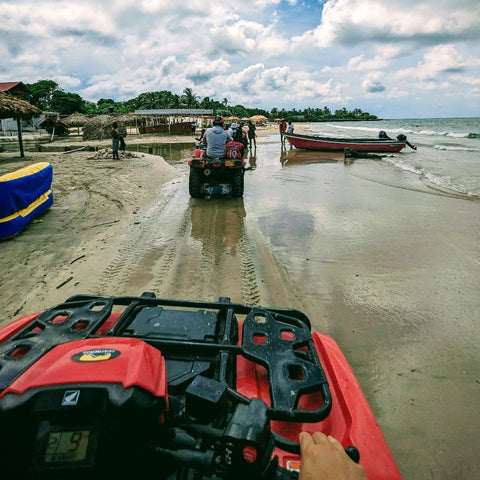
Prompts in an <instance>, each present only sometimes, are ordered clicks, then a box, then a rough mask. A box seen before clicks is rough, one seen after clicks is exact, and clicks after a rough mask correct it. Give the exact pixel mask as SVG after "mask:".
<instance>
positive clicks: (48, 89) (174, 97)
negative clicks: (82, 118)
mask: <svg viewBox="0 0 480 480" xmlns="http://www.w3.org/2000/svg"><path fill="white" fill-rule="evenodd" d="M27 87H28V89H29V90H30V92H31V94H30V103H32V105H35V106H36V107H38V108H40V109H41V110H42V111H44V112H47V111H50V112H57V113H59V114H61V115H71V114H72V113H83V114H85V115H95V114H105V113H112V112H114V113H133V112H134V111H135V110H147V109H154V108H204V109H209V110H213V111H214V112H215V114H216V115H222V116H225V117H230V116H234V117H238V118H247V117H251V116H252V115H264V116H265V117H267V118H269V119H271V120H274V119H275V118H285V119H289V120H293V121H305V122H329V121H346V120H378V117H377V116H376V115H372V114H370V113H368V112H363V111H362V110H360V109H359V108H355V109H354V110H347V109H346V108H345V107H343V108H342V109H339V110H335V111H331V110H330V109H329V108H328V107H323V108H306V109H303V110H297V109H292V110H285V109H283V108H282V109H281V110H279V109H277V108H275V107H274V108H272V109H271V110H270V111H266V110H264V109H261V108H250V107H244V106H243V105H230V104H229V101H228V99H227V98H224V99H223V100H222V101H218V100H215V99H213V98H210V97H204V98H200V97H199V96H198V95H195V93H194V92H193V90H192V89H191V88H185V89H184V90H183V92H182V94H176V93H172V92H170V91H168V90H162V91H159V92H146V93H141V94H140V95H138V96H137V97H135V98H132V99H130V100H126V101H125V102H116V101H115V100H113V99H112V98H100V99H99V100H98V101H97V102H89V101H86V100H84V99H83V98H82V97H81V96H80V95H78V94H76V93H69V92H65V91H64V90H63V89H62V88H60V86H59V85H58V84H57V83H56V82H54V81H53V80H39V81H38V82H35V83H30V84H27Z"/></svg>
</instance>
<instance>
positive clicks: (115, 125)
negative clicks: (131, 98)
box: [111, 122, 120, 160]
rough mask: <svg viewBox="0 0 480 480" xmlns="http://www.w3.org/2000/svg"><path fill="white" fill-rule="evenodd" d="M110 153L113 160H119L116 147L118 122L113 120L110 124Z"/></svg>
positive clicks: (118, 134)
mask: <svg viewBox="0 0 480 480" xmlns="http://www.w3.org/2000/svg"><path fill="white" fill-rule="evenodd" d="M111 135H112V153H113V159H114V160H120V157H119V156H118V147H119V146H120V132H119V131H118V123H117V122H114V123H113V125H112V132H111Z"/></svg>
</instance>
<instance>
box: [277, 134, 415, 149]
mask: <svg viewBox="0 0 480 480" xmlns="http://www.w3.org/2000/svg"><path fill="white" fill-rule="evenodd" d="M284 137H285V138H286V139H287V140H288V142H289V143H290V145H292V146H293V147H295V148H300V149H304V150H323V151H330V152H335V151H337V152H340V151H343V150H344V149H345V148H351V149H352V150H356V151H358V152H399V151H400V150H402V149H403V148H405V145H406V143H405V142H400V141H399V140H394V139H384V138H334V137H319V136H317V135H297V134H288V133H286V134H284Z"/></svg>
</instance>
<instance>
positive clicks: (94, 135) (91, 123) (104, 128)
mask: <svg viewBox="0 0 480 480" xmlns="http://www.w3.org/2000/svg"><path fill="white" fill-rule="evenodd" d="M115 122H116V123H117V124H118V130H119V132H120V135H122V136H123V137H126V136H127V130H126V128H125V124H124V122H123V121H122V120H120V118H119V117H115V116H112V115H98V116H96V117H93V118H89V119H88V121H87V122H86V123H85V125H84V126H83V139H84V140H104V139H107V138H112V125H113V124H114V123H115Z"/></svg>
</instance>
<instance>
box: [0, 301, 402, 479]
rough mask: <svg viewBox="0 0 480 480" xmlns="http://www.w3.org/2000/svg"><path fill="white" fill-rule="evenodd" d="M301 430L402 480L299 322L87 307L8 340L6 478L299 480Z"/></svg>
mask: <svg viewBox="0 0 480 480" xmlns="http://www.w3.org/2000/svg"><path fill="white" fill-rule="evenodd" d="M302 430H305V431H308V432H311V433H312V432H314V431H319V430H321V431H323V432H325V433H326V434H329V435H332V436H334V437H335V438H337V439H338V440H339V441H341V443H342V444H343V446H344V447H345V448H346V449H347V453H349V455H350V456H352V457H354V459H355V460H356V461H358V460H359V461H360V463H361V464H362V465H363V466H364V468H365V470H366V472H367V475H368V478H369V479H370V480H388V479H396V480H397V479H399V478H400V474H399V472H398V469H397V467H396V465H395V462H394V460H393V458H392V455H391V453H390V451H389V448H388V446H387V444H386V443H385V440H384V438H383V436H382V433H381V431H380V429H379V427H378V425H377V423H376V421H375V417H374V416H373V414H372V412H371V410H370V408H369V406H368V404H367V402H366V400H365V397H364V396H363V394H362V392H361V390H360V387H359V385H358V383H357V381H356V379H355V377H354V375H353V373H352V371H351V369H350V367H349V366H348V363H347V361H346V360H345V357H344V356H343V355H342V353H341V351H340V350H339V348H338V346H337V345H336V343H335V342H334V341H333V340H332V339H331V338H330V337H327V336H325V335H322V334H319V333H313V334H312V333H311V331H310V321H309V319H308V318H307V317H306V316H305V315H304V314H303V313H302V312H300V311H298V310H294V309H280V308H263V307H252V306H247V305H241V304H233V303H231V302H230V301H229V299H228V298H220V299H219V300H218V302H209V303H203V302H194V301H180V300H166V299H157V298H156V297H155V295H153V294H151V293H145V294H143V295H142V296H141V297H98V296H90V295H76V296H74V297H71V298H69V299H68V300H67V301H66V302H65V303H62V304H60V305H57V306H55V307H53V308H50V309H49V310H46V311H45V312H43V313H40V314H39V313H35V314H30V315H26V316H24V317H22V318H19V319H18V320H15V321H13V322H12V323H10V324H8V325H7V326H5V327H3V328H1V329H0V432H1V435H0V461H1V466H2V467H1V468H2V475H3V476H2V478H28V479H34V478H48V479H54V478H63V479H65V478H68V479H71V478H99V479H100V478H102V479H105V478H117V477H119V478H127V476H132V475H135V478H141V476H142V475H145V476H147V475H148V476H151V475H152V473H153V475H154V477H155V478H159V479H166V480H167V479H168V480H180V479H184V480H187V479H191V480H193V479H199V480H207V479H217V480H218V479H245V478H248V479H251V480H256V479H271V480H274V479H285V480H287V479H295V478H297V473H296V471H298V468H299V444H298V443H297V441H298V434H299V432H301V431H302ZM353 446H354V447H353ZM130 478H131V477H130Z"/></svg>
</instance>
